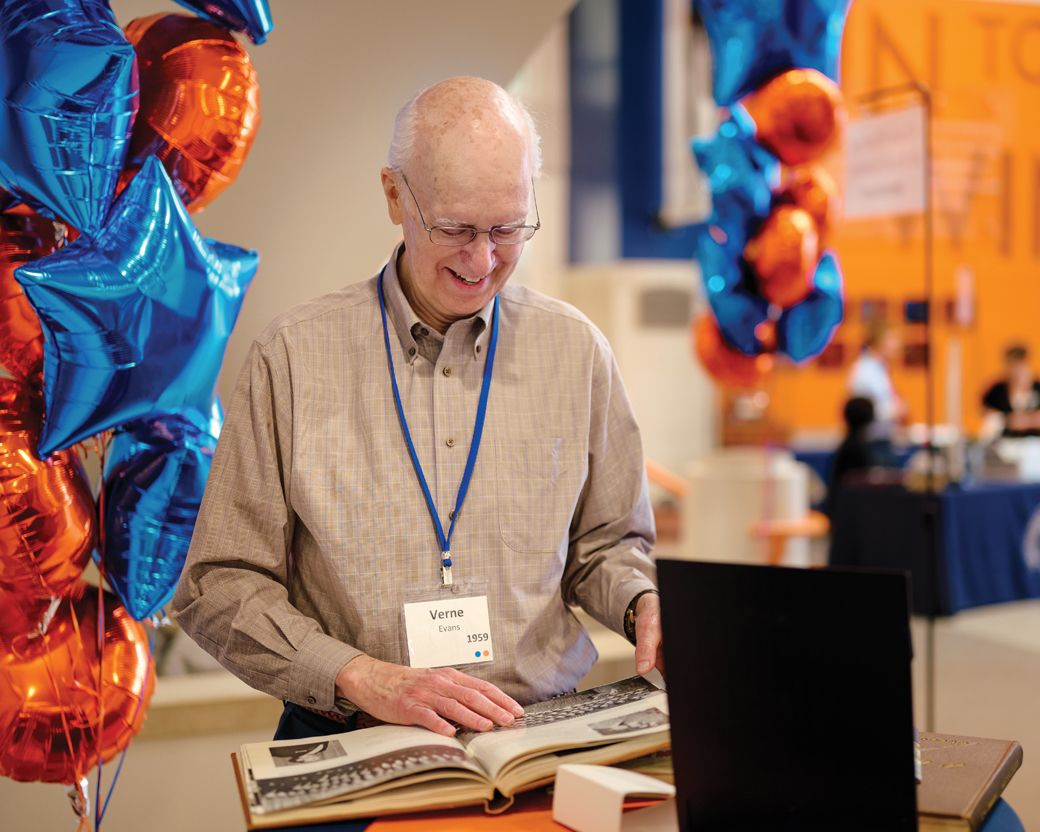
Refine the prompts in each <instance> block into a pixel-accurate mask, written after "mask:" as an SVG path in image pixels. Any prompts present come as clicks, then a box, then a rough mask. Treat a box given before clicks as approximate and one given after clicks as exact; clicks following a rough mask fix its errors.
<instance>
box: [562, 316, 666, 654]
mask: <svg viewBox="0 0 1040 832" xmlns="http://www.w3.org/2000/svg"><path fill="white" fill-rule="evenodd" d="M595 348H596V354H595V357H594V361H595V367H594V372H593V373H592V382H591V386H590V396H591V403H590V404H591V407H590V415H591V419H590V430H589V452H588V464H589V472H588V477H587V479H586V482H585V487H584V489H583V491H582V495H581V498H580V500H579V503H578V506H577V509H576V510H575V513H574V517H573V520H572V523H571V534H570V548H569V552H568V558H567V566H566V568H565V570H564V577H563V594H564V600H565V601H566V602H567V603H569V604H576V605H578V606H581V607H582V608H583V609H584V610H585V611H586V612H588V613H589V615H591V616H592V617H593V618H595V619H596V620H597V621H599V622H600V623H601V624H603V625H604V626H606V627H609V628H610V629H611V630H614V631H615V632H617V633H619V634H621V635H624V632H625V628H624V617H625V611H626V610H627V609H628V605H629V604H630V603H631V602H632V599H633V598H635V596H636V595H638V594H639V593H640V592H643V591H644V590H648V589H656V588H657V584H656V570H655V567H654V564H653V560H652V559H651V557H650V552H651V550H652V549H653V545H654V542H655V539H656V533H655V530H654V518H653V511H652V510H651V507H650V496H649V488H648V485H647V479H646V468H645V465H644V462H643V448H642V440H641V439H640V435H639V428H638V426H637V425H636V421H635V416H634V414H633V412H632V406H631V404H630V402H629V400H628V396H627V394H626V393H625V389H624V386H623V385H622V382H621V376H620V373H619V371H618V367H617V363H616V361H615V360H614V356H613V354H612V353H611V352H610V348H609V346H607V344H606V341H605V340H604V339H603V338H602V336H600V338H598V339H597V341H596V343H595Z"/></svg>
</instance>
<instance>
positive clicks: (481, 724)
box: [433, 696, 495, 731]
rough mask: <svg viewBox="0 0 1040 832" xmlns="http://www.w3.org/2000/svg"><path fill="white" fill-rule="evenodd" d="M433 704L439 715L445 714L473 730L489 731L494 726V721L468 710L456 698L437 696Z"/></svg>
mask: <svg viewBox="0 0 1040 832" xmlns="http://www.w3.org/2000/svg"><path fill="white" fill-rule="evenodd" d="M433 704H434V707H436V709H437V712H438V713H439V714H440V715H441V716H446V717H447V718H448V719H451V720H453V721H455V722H457V723H458V724H459V725H462V726H465V727H466V728H472V729H473V730H474V731H490V730H491V729H492V728H494V727H495V723H493V722H492V721H491V720H490V719H488V718H487V717H486V716H482V715H481V714H479V713H476V712H475V711H472V710H470V709H469V708H467V707H466V706H465V705H463V704H462V703H461V702H459V701H458V700H457V699H451V698H449V697H446V696H444V697H440V698H438V699H437V700H436V701H435V702H434V703H433Z"/></svg>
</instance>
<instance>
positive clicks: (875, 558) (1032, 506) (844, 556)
mask: <svg viewBox="0 0 1040 832" xmlns="http://www.w3.org/2000/svg"><path fill="white" fill-rule="evenodd" d="M930 512H934V515H935V522H936V529H937V544H938V580H937V581H936V582H934V586H935V587H936V589H937V592H936V591H933V581H932V580H930V579H929V571H928V560H927V535H926V530H927V525H926V523H927V518H928V516H929V513H930ZM830 562H831V564H833V565H836V566H866V567H878V568H894V569H909V570H910V573H911V576H912V580H913V595H914V611H915V612H917V613H922V614H927V613H929V612H934V613H935V614H937V615H952V614H954V613H956V612H958V611H959V610H963V609H967V608H969V607H977V606H982V605H984V604H998V603H1001V602H1004V601H1017V600H1021V599H1025V598H1040V484H1036V483H1028V484H1002V485H996V484H987V485H977V486H972V487H966V488H962V487H949V488H946V489H945V490H943V491H942V492H940V493H939V494H937V495H935V496H931V497H930V496H928V495H926V494H920V493H914V492H910V491H907V490H906V489H905V488H903V487H901V486H870V485H848V486H845V487H843V488H842V489H841V490H840V492H839V493H838V495H837V499H836V500H835V504H834V516H833V517H832V531H831V553H830Z"/></svg>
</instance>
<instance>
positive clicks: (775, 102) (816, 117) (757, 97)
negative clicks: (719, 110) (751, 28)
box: [741, 69, 845, 165]
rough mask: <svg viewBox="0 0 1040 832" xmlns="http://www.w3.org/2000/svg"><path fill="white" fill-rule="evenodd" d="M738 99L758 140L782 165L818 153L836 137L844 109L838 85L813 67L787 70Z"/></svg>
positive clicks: (794, 162)
mask: <svg viewBox="0 0 1040 832" xmlns="http://www.w3.org/2000/svg"><path fill="white" fill-rule="evenodd" d="M741 103H742V104H743V105H744V106H745V107H746V108H747V111H748V113H749V114H750V115H751V118H752V119H753V120H754V122H755V126H756V135H757V137H758V140H759V142H761V143H762V144H763V145H765V146H766V147H767V148H769V149H770V150H771V151H772V152H773V153H775V154H776V155H777V156H778V157H779V158H780V161H781V162H783V163H784V164H785V165H801V164H804V163H805V162H811V161H812V160H814V159H818V158H819V157H820V156H822V155H823V154H824V153H825V152H826V151H827V150H828V148H829V147H830V146H831V144H832V143H833V142H834V141H835V139H837V137H838V134H839V132H840V128H841V122H842V120H843V119H844V112H845V110H844V106H843V105H842V96H841V90H840V89H838V85H837V84H835V83H834V82H833V81H832V80H831V79H830V78H828V77H827V76H826V75H824V74H823V73H822V72H817V71H816V70H815V69H791V70H788V71H787V72H784V73H782V74H780V75H778V76H776V78H774V79H773V80H772V81H770V82H769V83H767V84H766V85H765V86H763V87H762V88H761V89H759V90H757V91H756V92H753V93H752V94H751V95H749V96H748V97H747V98H745V99H744V100H743V101H742V102H741Z"/></svg>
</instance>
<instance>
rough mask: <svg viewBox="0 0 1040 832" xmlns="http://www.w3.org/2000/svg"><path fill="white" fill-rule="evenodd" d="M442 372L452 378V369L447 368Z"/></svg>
mask: <svg viewBox="0 0 1040 832" xmlns="http://www.w3.org/2000/svg"><path fill="white" fill-rule="evenodd" d="M441 372H442V373H444V375H445V376H449V377H450V376H451V367H445V368H444V369H443V370H441Z"/></svg>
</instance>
